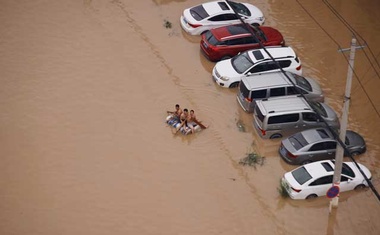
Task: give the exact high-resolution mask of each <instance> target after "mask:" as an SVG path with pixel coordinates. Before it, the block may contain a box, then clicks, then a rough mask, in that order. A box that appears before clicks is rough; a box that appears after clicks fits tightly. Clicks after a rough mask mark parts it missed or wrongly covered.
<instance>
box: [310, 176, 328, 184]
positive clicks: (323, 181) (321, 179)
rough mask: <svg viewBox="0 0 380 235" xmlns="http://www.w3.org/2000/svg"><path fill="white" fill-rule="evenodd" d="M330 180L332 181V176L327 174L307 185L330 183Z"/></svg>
mask: <svg viewBox="0 0 380 235" xmlns="http://www.w3.org/2000/svg"><path fill="white" fill-rule="evenodd" d="M332 181H333V176H332V175H328V176H323V177H321V178H319V179H316V180H314V181H313V182H311V183H310V184H309V185H310V186H317V185H324V184H331V183H332Z"/></svg>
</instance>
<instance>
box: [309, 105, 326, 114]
mask: <svg viewBox="0 0 380 235" xmlns="http://www.w3.org/2000/svg"><path fill="white" fill-rule="evenodd" d="M310 105H311V107H312V108H313V110H315V111H316V112H318V114H319V115H321V116H322V117H327V112H326V110H325V108H324V107H323V106H322V104H321V103H319V102H310Z"/></svg>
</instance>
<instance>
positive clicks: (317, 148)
mask: <svg viewBox="0 0 380 235" xmlns="http://www.w3.org/2000/svg"><path fill="white" fill-rule="evenodd" d="M321 150H325V142H321V143H316V144H313V145H312V146H311V147H310V148H309V151H321Z"/></svg>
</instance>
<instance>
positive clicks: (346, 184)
mask: <svg viewBox="0 0 380 235" xmlns="http://www.w3.org/2000/svg"><path fill="white" fill-rule="evenodd" d="M355 186H356V184H355V183H354V179H353V178H352V177H350V176H347V175H343V174H342V175H341V177H340V184H339V188H340V191H341V192H345V191H350V190H353V189H354V188H355Z"/></svg>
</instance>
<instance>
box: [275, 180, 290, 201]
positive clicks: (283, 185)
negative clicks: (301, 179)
mask: <svg viewBox="0 0 380 235" xmlns="http://www.w3.org/2000/svg"><path fill="white" fill-rule="evenodd" d="M286 187H287V185H286V183H285V182H284V181H282V180H280V186H279V187H278V188H277V191H278V193H279V194H280V195H281V197H283V198H287V197H289V193H288V190H286Z"/></svg>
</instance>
